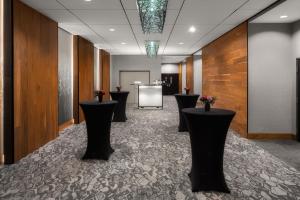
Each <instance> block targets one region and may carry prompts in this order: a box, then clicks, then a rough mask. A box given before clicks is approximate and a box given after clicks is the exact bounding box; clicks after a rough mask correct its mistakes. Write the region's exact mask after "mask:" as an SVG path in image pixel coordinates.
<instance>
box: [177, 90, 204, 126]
mask: <svg viewBox="0 0 300 200" xmlns="http://www.w3.org/2000/svg"><path fill="white" fill-rule="evenodd" d="M175 98H176V101H177V105H178V111H179V112H178V113H179V126H178V132H187V131H188V127H187V123H186V122H185V119H184V116H183V114H182V112H181V110H182V109H184V108H194V107H195V106H196V104H197V100H198V98H199V95H198V94H192V95H186V94H175Z"/></svg>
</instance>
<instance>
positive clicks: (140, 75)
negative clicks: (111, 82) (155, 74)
mask: <svg viewBox="0 0 300 200" xmlns="http://www.w3.org/2000/svg"><path fill="white" fill-rule="evenodd" d="M135 81H139V82H141V84H150V71H120V74H119V84H120V86H121V87H122V90H123V91H129V95H128V98H127V103H137V94H138V92H137V86H136V85H133V84H134V82H135Z"/></svg>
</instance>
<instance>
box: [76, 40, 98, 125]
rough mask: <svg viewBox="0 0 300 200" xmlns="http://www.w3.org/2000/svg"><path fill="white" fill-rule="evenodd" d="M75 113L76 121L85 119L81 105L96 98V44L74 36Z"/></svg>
mask: <svg viewBox="0 0 300 200" xmlns="http://www.w3.org/2000/svg"><path fill="white" fill-rule="evenodd" d="M73 59H74V60H73V87H74V88H73V96H74V97H73V105H74V106H73V109H74V110H73V113H74V123H80V122H82V121H84V114H83V112H82V110H81V108H80V106H79V103H80V102H82V101H89V100H93V99H94V45H93V43H91V42H89V41H88V40H86V39H84V38H82V37H80V36H74V38H73Z"/></svg>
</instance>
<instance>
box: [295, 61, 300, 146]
mask: <svg viewBox="0 0 300 200" xmlns="http://www.w3.org/2000/svg"><path fill="white" fill-rule="evenodd" d="M299 98H300V58H297V101H296V102H297V123H296V124H297V134H296V139H297V141H298V142H300V122H299V121H300V99H299Z"/></svg>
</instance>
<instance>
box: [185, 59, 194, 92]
mask: <svg viewBox="0 0 300 200" xmlns="http://www.w3.org/2000/svg"><path fill="white" fill-rule="evenodd" d="M186 87H187V88H190V92H191V93H194V57H193V56H190V57H188V58H187V59H186Z"/></svg>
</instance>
